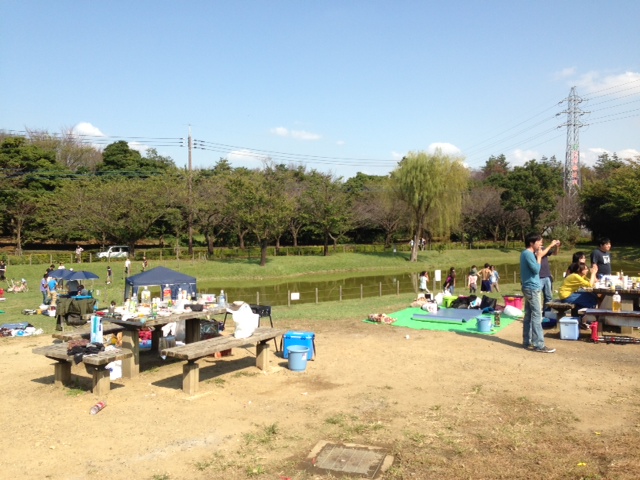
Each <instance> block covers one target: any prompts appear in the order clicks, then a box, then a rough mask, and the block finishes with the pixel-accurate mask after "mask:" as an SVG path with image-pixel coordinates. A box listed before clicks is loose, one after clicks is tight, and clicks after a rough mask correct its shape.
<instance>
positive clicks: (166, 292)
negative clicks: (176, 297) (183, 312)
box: [162, 285, 171, 302]
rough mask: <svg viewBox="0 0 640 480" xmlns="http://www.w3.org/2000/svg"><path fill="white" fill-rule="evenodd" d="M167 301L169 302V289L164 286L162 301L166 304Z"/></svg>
mask: <svg viewBox="0 0 640 480" xmlns="http://www.w3.org/2000/svg"><path fill="white" fill-rule="evenodd" d="M169 300H171V288H169V285H165V286H164V290H162V301H164V302H168V301H169Z"/></svg>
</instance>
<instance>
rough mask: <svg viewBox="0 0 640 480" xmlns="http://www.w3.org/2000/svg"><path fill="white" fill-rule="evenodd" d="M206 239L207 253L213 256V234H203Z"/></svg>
mask: <svg viewBox="0 0 640 480" xmlns="http://www.w3.org/2000/svg"><path fill="white" fill-rule="evenodd" d="M205 237H206V239H207V254H209V256H210V257H213V253H214V249H213V245H214V243H213V235H210V234H208V233H207V234H206V235H205Z"/></svg>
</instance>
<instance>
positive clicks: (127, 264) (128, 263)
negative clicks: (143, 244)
mask: <svg viewBox="0 0 640 480" xmlns="http://www.w3.org/2000/svg"><path fill="white" fill-rule="evenodd" d="M130 272H131V260H129V258H127V259H126V260H125V261H124V276H125V277H128V276H129V273H130Z"/></svg>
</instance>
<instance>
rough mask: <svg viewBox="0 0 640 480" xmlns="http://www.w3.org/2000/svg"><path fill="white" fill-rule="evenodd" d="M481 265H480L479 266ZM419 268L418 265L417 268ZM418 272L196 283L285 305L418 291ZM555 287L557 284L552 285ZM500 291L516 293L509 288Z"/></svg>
mask: <svg viewBox="0 0 640 480" xmlns="http://www.w3.org/2000/svg"><path fill="white" fill-rule="evenodd" d="M567 266H568V265H567V264H566V262H565V261H552V262H551V272H552V274H553V276H554V279H555V285H558V286H559V282H560V281H561V280H562V278H563V274H564V272H565V270H566V268H567ZM478 267H480V268H482V265H478ZM418 268H419V267H418ZM469 268H470V266H468V267H464V266H461V267H456V271H457V272H458V281H457V289H456V293H459V294H462V293H465V292H467V290H466V288H465V287H464V286H465V284H466V275H467V272H468V270H469ZM496 268H497V270H498V272H499V273H500V281H501V283H503V284H507V283H510V284H518V283H519V282H520V265H515V264H502V265H496ZM614 268H615V269H620V270H624V271H625V272H627V273H628V274H629V275H640V264H638V263H636V262H616V263H615V265H614ZM447 271H448V269H447V270H442V281H441V282H438V283H436V285H435V288H434V281H433V280H434V279H433V276H434V275H433V271H431V272H429V275H430V276H431V281H430V282H429V288H430V289H432V290H433V291H440V290H441V289H442V283H443V281H444V278H445V277H446V274H447ZM418 273H419V272H418V271H416V272H415V273H407V272H397V273H389V272H385V273H384V274H380V275H370V274H366V273H363V274H353V273H351V274H344V273H343V274H336V275H323V276H318V277H316V278H311V279H309V277H303V278H296V279H288V280H283V281H268V282H260V283H256V284H253V285H251V284H249V283H248V282H247V281H242V282H226V283H221V282H198V290H199V291H200V292H201V293H215V294H216V295H217V294H219V293H220V290H222V289H223V290H224V291H225V293H226V295H227V299H228V300H229V301H236V300H242V301H245V302H247V303H259V304H262V305H271V306H275V305H288V304H296V303H321V302H329V301H338V300H352V299H358V298H369V297H377V296H383V295H397V294H407V293H417V291H418ZM555 288H557V287H555ZM503 293H511V294H513V293H518V292H517V291H515V290H510V291H508V292H503ZM292 294H293V295H295V294H297V296H298V299H292Z"/></svg>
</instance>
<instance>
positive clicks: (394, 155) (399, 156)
mask: <svg viewBox="0 0 640 480" xmlns="http://www.w3.org/2000/svg"><path fill="white" fill-rule="evenodd" d="M405 155H406V153H399V152H396V151H392V152H391V158H393V159H394V160H397V161H400V160H402V159H403V158H404V156H405Z"/></svg>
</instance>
